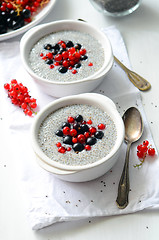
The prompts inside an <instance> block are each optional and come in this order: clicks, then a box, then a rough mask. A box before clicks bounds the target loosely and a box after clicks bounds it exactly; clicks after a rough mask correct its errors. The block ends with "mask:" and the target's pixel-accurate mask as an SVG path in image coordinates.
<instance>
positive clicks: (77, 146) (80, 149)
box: [72, 143, 84, 152]
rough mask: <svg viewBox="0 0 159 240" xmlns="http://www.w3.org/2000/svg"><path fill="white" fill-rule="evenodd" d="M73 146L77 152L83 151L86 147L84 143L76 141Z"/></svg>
mask: <svg viewBox="0 0 159 240" xmlns="http://www.w3.org/2000/svg"><path fill="white" fill-rule="evenodd" d="M72 148H73V150H74V151H75V152H81V151H82V150H83V149H84V145H83V144H81V143H75V144H73V147H72Z"/></svg>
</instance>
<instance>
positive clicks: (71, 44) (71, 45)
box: [66, 41, 74, 48]
mask: <svg viewBox="0 0 159 240" xmlns="http://www.w3.org/2000/svg"><path fill="white" fill-rule="evenodd" d="M73 46H74V44H73V42H72V41H67V42H66V47H68V48H71V47H73Z"/></svg>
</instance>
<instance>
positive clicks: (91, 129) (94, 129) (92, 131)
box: [89, 127, 97, 135]
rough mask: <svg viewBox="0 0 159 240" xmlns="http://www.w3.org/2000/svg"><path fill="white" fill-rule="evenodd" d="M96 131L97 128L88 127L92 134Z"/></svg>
mask: <svg viewBox="0 0 159 240" xmlns="http://www.w3.org/2000/svg"><path fill="white" fill-rule="evenodd" d="M96 131H97V129H96V128H95V127H90V128H89V132H90V133H91V134H92V135H94V134H95V132H96Z"/></svg>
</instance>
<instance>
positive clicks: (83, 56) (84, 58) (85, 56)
mask: <svg viewBox="0 0 159 240" xmlns="http://www.w3.org/2000/svg"><path fill="white" fill-rule="evenodd" d="M87 58H88V57H87V55H82V56H81V57H80V60H82V61H83V60H86V59H87Z"/></svg>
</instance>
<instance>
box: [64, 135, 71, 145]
mask: <svg viewBox="0 0 159 240" xmlns="http://www.w3.org/2000/svg"><path fill="white" fill-rule="evenodd" d="M63 143H65V144H69V145H71V144H72V137H71V136H65V137H64V139H63Z"/></svg>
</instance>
